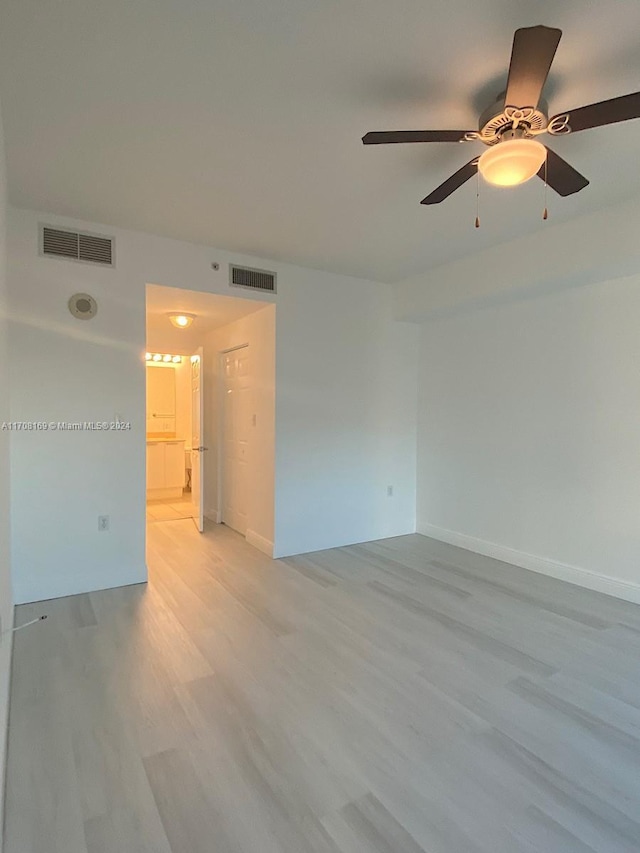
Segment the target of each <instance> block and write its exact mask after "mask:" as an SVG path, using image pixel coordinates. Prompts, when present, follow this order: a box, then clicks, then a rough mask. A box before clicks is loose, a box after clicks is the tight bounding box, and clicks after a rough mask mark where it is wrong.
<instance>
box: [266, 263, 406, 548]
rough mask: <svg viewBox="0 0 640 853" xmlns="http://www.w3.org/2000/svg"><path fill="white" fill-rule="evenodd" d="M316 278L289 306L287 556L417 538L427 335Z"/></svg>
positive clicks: (387, 306)
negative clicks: (419, 401) (423, 340)
mask: <svg viewBox="0 0 640 853" xmlns="http://www.w3.org/2000/svg"><path fill="white" fill-rule="evenodd" d="M316 275H317V278H313V277H309V278H307V279H304V280H301V281H299V282H298V283H297V287H296V294H295V298H294V299H290V300H283V302H282V303H281V304H279V305H278V316H277V328H278V334H277V336H276V376H277V380H276V382H277V384H276V415H277V417H276V420H277V425H278V429H277V434H276V458H277V472H278V475H277V481H276V509H275V512H276V554H277V556H285V555H287V554H295V553H300V552H303V551H310V550H319V549H322V548H330V547H333V546H335V545H342V544H347V543H350V542H366V541H370V540H373V539H379V538H383V537H385V536H394V535H400V534H402V533H410V532H413V531H414V530H415V494H416V493H415V482H416V480H415V476H416V474H415V448H416V385H417V364H416V362H417V358H416V352H417V336H418V332H417V329H416V328H415V327H414V326H412V325H410V324H405V323H394V322H391V319H390V318H391V317H392V315H393V301H392V293H391V292H390V290H389V289H387V288H385V287H384V286H382V285H377V286H376V285H373V288H375V294H374V295H373V294H372V296H371V297H369V298H366V297H367V294H368V293H369V288H370V287H372V286H371V285H364V286H363V285H362V284H360V283H358V282H355V281H353V280H352V281H351V282H350V281H349V280H343V282H340V281H336V282H335V285H334V286H331V287H328V286H327V285H326V284H325V283H323V282H322V280H321V278H320V276H319V275H318V274H316ZM331 283H332V285H333V281H332V282H331ZM327 284H328V282H327ZM387 486H393V489H394V496H393V497H391V498H390V497H387Z"/></svg>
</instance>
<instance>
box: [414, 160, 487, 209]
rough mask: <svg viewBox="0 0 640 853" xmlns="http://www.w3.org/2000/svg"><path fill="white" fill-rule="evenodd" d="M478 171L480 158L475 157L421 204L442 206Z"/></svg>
mask: <svg viewBox="0 0 640 853" xmlns="http://www.w3.org/2000/svg"><path fill="white" fill-rule="evenodd" d="M477 171H478V158H477V157H474V158H473V160H469V162H468V163H467V164H466V165H464V166H463V167H462V168H461V169H458V171H457V172H456V173H455V174H453V175H451V177H450V178H447V180H446V181H445V182H444V183H443V184H440V186H439V187H437V188H436V189H435V190H434V191H433V192H432V193H429V195H428V196H427V197H426V198H423V199H422V201H421V202H420V204H440V202H441V201H444V200H445V198H448V197H449V196H450V195H451V193H453V192H455V191H456V190H457V189H459V188H460V187H461V186H462V185H463V184H464V183H466V182H467V181H468V180H469V178H472V177H473V176H474V175H475V174H476V173H477Z"/></svg>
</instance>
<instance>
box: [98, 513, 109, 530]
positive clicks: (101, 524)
mask: <svg viewBox="0 0 640 853" xmlns="http://www.w3.org/2000/svg"><path fill="white" fill-rule="evenodd" d="M108 529H109V516H108V515H99V516H98V530H99V531H100V532H102V531H103V530H108Z"/></svg>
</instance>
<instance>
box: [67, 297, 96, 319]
mask: <svg viewBox="0 0 640 853" xmlns="http://www.w3.org/2000/svg"><path fill="white" fill-rule="evenodd" d="M69 311H71V313H72V314H73V316H74V317H76V319H78V320H90V319H91V318H92V317H95V316H96V314H97V313H98V303H97V302H96V300H95V299H94V298H93V296H89V294H88V293H74V294H73V296H72V297H71V299H70V300H69Z"/></svg>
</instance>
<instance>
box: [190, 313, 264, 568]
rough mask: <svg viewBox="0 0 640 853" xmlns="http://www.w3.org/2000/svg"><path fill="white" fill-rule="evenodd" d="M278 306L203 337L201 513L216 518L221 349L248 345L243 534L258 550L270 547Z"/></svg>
mask: <svg viewBox="0 0 640 853" xmlns="http://www.w3.org/2000/svg"><path fill="white" fill-rule="evenodd" d="M275 337H276V307H275V305H269V306H267V307H266V308H262V309H261V310H260V311H256V312H254V313H252V314H249V315H248V316H246V317H242V318H240V319H239V320H236V321H235V322H234V323H230V324H229V325H227V326H223V327H222V328H219V329H215V330H214V331H212V332H210V333H209V335H207V337H206V338H205V346H204V365H205V370H204V383H205V444H206V446H207V447H208V448H209V450H208V452H207V454H206V455H205V514H206V515H207V517H208V518H210V519H213V520H215V521H219V520H220V517H221V515H220V513H221V509H222V507H221V506H220V498H221V492H220V469H219V461H220V459H219V453H220V443H221V434H220V430H221V427H222V422H221V414H222V409H221V407H222V404H223V401H222V391H223V389H222V383H221V370H220V368H221V361H220V354H221V353H222V352H224V351H225V350H229V349H232V348H234V347H238V346H243V345H245V344H248V345H249V348H250V349H249V352H250V364H251V403H252V411H251V413H252V414H253V415H255V424H253V425H252V426H251V427H250V431H251V433H250V442H249V462H248V474H247V502H248V503H247V540H248V541H249V542H251V543H252V544H253V545H255V546H256V547H258V548H260V550H262V551H264V552H265V553H267V554H269V555H270V556H272V555H273V551H274V494H275V385H276V359H275V355H276V346H275Z"/></svg>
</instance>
